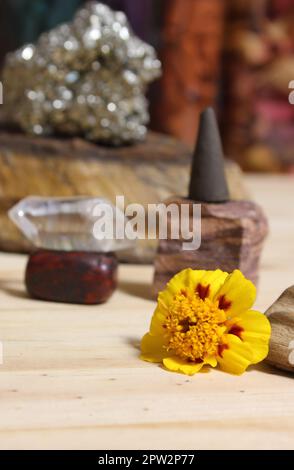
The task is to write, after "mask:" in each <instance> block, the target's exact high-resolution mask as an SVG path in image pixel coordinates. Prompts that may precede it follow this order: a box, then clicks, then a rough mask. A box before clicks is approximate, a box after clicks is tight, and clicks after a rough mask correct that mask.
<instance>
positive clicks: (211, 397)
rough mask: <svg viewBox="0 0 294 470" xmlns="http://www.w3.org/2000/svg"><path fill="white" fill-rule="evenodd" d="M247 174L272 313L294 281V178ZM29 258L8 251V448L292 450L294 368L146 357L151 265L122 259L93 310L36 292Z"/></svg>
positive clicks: (0, 426) (1, 390)
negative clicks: (168, 364)
mask: <svg viewBox="0 0 294 470" xmlns="http://www.w3.org/2000/svg"><path fill="white" fill-rule="evenodd" d="M246 183H247V184H248V187H249V189H250V191H251V192H252V194H253V196H254V198H255V199H256V200H257V201H258V202H259V203H260V204H261V205H262V206H263V207H264V209H265V212H266V214H267V216H268V218H269V222H270V227H271V230H270V234H269V238H268V240H267V242H266V245H265V250H264V252H263V256H262V264H261V277H260V284H259V293H258V299H257V302H256V306H255V307H256V308H257V309H260V310H261V311H265V310H266V309H267V308H268V307H269V306H270V305H271V304H272V303H273V302H274V301H275V300H276V299H277V298H278V296H279V295H280V294H281V293H282V292H283V291H284V290H285V288H286V287H287V286H289V285H291V284H292V283H293V282H292V281H293V278H294V268H293V266H294V246H293V237H294V205H293V204H292V202H291V201H293V198H294V185H293V178H290V177H279V178H278V177H267V178H262V177H250V178H249V179H247V181H246ZM285 195H287V199H285ZM25 263H26V257H25V256H22V255H12V254H1V255H0V340H1V341H2V342H3V350H4V363H3V365H2V366H0V396H1V400H0V416H1V419H0V448H1V449H3V448H10V449H15V448H17V449H21V448H23V449H28V448H33V449H35V448H42V449H43V448H49V449H52V448H59V449H63V448H70V449H80V448H81V449H133V448H136V449H249V448H253V449H294V444H293V443H294V394H293V376H290V375H287V374H285V373H283V372H280V371H278V370H277V369H274V368H271V367H270V366H268V365H266V364H263V365H259V366H258V367H252V368H251V370H250V372H248V373H246V374H244V375H243V376H241V377H235V376H230V375H227V374H224V373H222V372H219V371H217V370H216V371H212V372H210V373H209V374H199V375H197V376H195V377H193V378H191V377H186V376H182V375H179V374H173V373H168V372H166V371H164V370H163V369H162V368H161V367H158V366H156V365H154V364H148V363H146V362H142V361H140V360H139V359H138V354H139V352H138V349H137V347H138V344H139V341H140V338H141V337H142V335H143V334H144V333H145V332H146V331H147V329H148V327H149V322H150V318H151V315H152V313H153V309H154V308H155V302H153V301H152V300H150V288H151V283H152V275H153V270H152V268H151V267H150V266H124V265H122V266H121V267H120V274H119V278H120V282H119V290H118V291H117V292H115V294H114V295H113V297H112V298H111V299H110V301H109V302H108V303H106V304H104V305H99V306H88V307H87V306H76V305H66V304H50V303H48V302H41V301H33V300H31V299H29V298H28V297H27V296H26V294H25V288H24V284H23V275H24V268H25Z"/></svg>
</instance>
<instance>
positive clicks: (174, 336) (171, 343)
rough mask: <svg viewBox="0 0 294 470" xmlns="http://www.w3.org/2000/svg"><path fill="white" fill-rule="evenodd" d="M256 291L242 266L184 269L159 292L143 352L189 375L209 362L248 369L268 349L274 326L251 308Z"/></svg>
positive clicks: (235, 369) (239, 371)
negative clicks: (222, 268)
mask: <svg viewBox="0 0 294 470" xmlns="http://www.w3.org/2000/svg"><path fill="white" fill-rule="evenodd" d="M255 297H256V288H255V286H254V284H253V283H252V282H251V281H249V280H248V279H246V278H245V277H244V275H243V274H242V273H241V271H239V270H235V271H234V272H233V273H231V274H228V273H226V272H224V271H221V270H219V269H217V270H215V271H204V270H192V269H190V268H188V269H184V270H183V271H181V272H179V273H178V274H176V275H175V276H174V277H173V278H172V279H171V280H170V281H169V282H168V284H167V286H166V288H165V289H164V290H163V291H162V292H160V293H159V295H158V303H157V307H156V309H155V311H154V314H153V317H152V320H151V324H150V329H149V332H148V333H147V334H146V335H145V336H144V337H143V339H142V342H141V352H142V353H141V358H142V359H143V360H145V361H149V362H155V363H161V364H163V366H164V367H165V368H166V369H168V370H170V371H173V372H180V373H184V374H187V375H194V374H195V373H197V372H199V371H200V370H201V369H202V368H203V367H204V366H211V367H216V366H219V368H220V369H221V370H223V371H225V372H228V373H231V374H236V375H240V374H242V373H243V372H244V371H245V370H246V369H247V367H248V366H249V365H251V364H257V363H258V362H261V361H262V360H264V359H265V358H266V356H267V354H268V347H269V339H270V334H271V327H270V323H269V321H268V319H267V317H266V316H265V315H263V314H262V313H260V312H258V311H255V310H251V308H252V306H253V304H254V301H255Z"/></svg>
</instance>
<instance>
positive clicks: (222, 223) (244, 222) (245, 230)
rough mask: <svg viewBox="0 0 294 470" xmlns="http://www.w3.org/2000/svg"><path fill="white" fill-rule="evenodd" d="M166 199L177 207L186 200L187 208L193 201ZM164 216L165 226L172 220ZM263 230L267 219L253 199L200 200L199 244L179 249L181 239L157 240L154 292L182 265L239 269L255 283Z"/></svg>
mask: <svg viewBox="0 0 294 470" xmlns="http://www.w3.org/2000/svg"><path fill="white" fill-rule="evenodd" d="M167 203H168V204H169V203H175V204H176V205H177V206H178V207H179V208H180V206H181V204H187V203H189V204H190V206H191V209H192V206H193V204H194V202H193V201H189V200H185V199H174V200H173V199H169V200H168V201H167ZM179 212H180V209H179ZM190 212H191V215H190V220H189V222H188V223H189V226H190V230H192V228H193V223H192V222H193V211H192V210H191V211H190ZM168 220H169V224H168V229H169V228H170V226H171V223H172V221H171V218H169V219H168ZM198 230H199V229H198ZM168 233H169V231H168ZM267 233H268V224H267V219H266V217H265V215H264V213H263V211H262V209H261V207H259V206H258V205H257V204H255V203H253V202H250V201H229V202H227V203H224V204H208V203H201V245H200V248H198V249H197V250H191V251H190V250H189V251H188V250H183V248H182V244H183V239H180V240H171V239H167V240H160V242H159V247H158V251H157V255H156V257H155V274H154V284H153V293H154V296H155V297H156V296H157V294H158V292H159V291H161V290H162V289H163V288H164V286H165V285H166V284H167V282H168V281H169V280H170V279H171V277H173V276H174V275H175V274H176V273H178V272H179V271H181V270H182V269H185V268H193V269H211V270H214V269H222V270H223V271H227V272H232V271H233V270H234V269H240V270H241V271H242V272H243V274H244V275H245V276H246V277H248V278H249V279H251V280H252V282H254V283H257V281H258V270H259V260H260V255H261V250H262V247H263V242H264V239H265V237H266V235H267Z"/></svg>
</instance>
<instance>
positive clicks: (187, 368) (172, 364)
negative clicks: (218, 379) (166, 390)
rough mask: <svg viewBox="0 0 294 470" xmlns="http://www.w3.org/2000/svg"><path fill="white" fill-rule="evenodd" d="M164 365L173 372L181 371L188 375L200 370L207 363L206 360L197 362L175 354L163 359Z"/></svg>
mask: <svg viewBox="0 0 294 470" xmlns="http://www.w3.org/2000/svg"><path fill="white" fill-rule="evenodd" d="M163 365H164V366H165V367H166V368H167V369H169V370H171V371H172V372H181V373H182V374H186V375H194V374H196V373H197V372H199V371H200V370H201V369H202V367H203V366H204V365H205V364H204V362H200V363H199V364H195V363H192V362H187V361H184V360H183V359H180V358H178V357H175V356H173V357H167V358H165V359H163Z"/></svg>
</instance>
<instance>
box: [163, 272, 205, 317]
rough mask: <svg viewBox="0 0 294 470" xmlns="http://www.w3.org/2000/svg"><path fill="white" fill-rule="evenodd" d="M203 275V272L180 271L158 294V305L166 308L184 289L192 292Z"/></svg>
mask: <svg viewBox="0 0 294 470" xmlns="http://www.w3.org/2000/svg"><path fill="white" fill-rule="evenodd" d="M204 274H205V271H203V270H201V271H197V270H193V269H191V268H188V269H184V270H183V271H180V272H179V273H178V274H176V275H175V276H174V277H172V278H171V280H170V281H169V282H168V283H167V285H166V288H165V289H164V290H163V291H161V292H159V294H158V303H159V304H161V305H163V307H165V308H168V306H169V305H170V304H171V302H172V301H173V299H174V296H175V295H176V294H179V293H180V292H181V291H184V290H185V289H187V290H191V291H193V290H194V289H195V286H196V285H197V284H198V282H199V281H200V279H201V277H203V275H204Z"/></svg>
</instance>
